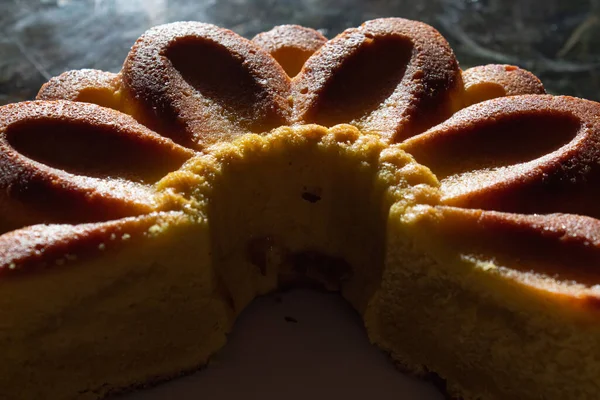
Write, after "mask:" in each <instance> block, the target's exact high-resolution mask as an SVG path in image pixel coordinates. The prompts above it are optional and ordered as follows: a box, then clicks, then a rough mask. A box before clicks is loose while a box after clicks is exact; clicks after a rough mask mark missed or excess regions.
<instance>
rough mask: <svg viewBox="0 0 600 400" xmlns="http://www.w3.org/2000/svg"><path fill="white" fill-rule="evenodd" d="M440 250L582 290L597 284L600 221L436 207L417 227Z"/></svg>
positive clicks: (560, 216)
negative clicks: (438, 243)
mask: <svg viewBox="0 0 600 400" xmlns="http://www.w3.org/2000/svg"><path fill="white" fill-rule="evenodd" d="M418 223H419V224H421V226H423V225H427V226H426V229H427V232H429V234H431V235H435V236H437V235H441V236H442V237H441V238H440V240H442V243H444V245H445V246H448V247H450V248H453V249H455V250H456V251H458V252H460V253H461V254H463V256H473V257H475V258H477V259H479V260H480V261H484V262H485V261H489V262H493V263H494V265H496V266H497V267H502V268H506V269H509V270H515V271H519V272H522V273H533V274H542V275H543V276H550V277H553V278H554V279H556V281H559V282H560V281H564V282H569V281H573V282H578V283H579V284H582V285H584V286H586V287H591V286H593V285H595V284H596V283H597V282H598V281H599V280H600V268H598V267H599V266H600V220H597V219H595V218H590V217H585V216H580V215H572V214H548V215H523V214H513V213H503V212H497V211H483V210H474V209H463V208H455V207H447V206H438V207H435V212H433V213H430V214H425V216H424V217H423V218H422V219H420V220H419V222H418Z"/></svg>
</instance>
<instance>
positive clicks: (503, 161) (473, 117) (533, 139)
mask: <svg viewBox="0 0 600 400" xmlns="http://www.w3.org/2000/svg"><path fill="white" fill-rule="evenodd" d="M598 115H600V104H599V103H595V102H592V101H587V100H582V99H576V98H572V97H562V96H560V97H559V96H549V95H546V96H540V95H524V96H518V97H504V98H497V99H493V100H489V101H486V102H483V103H479V104H475V105H473V106H471V107H468V108H466V109H464V110H461V111H459V112H458V113H456V114H455V115H454V116H453V117H452V118H450V119H449V120H448V121H446V122H444V123H443V124H440V125H438V126H436V127H434V128H432V129H430V130H429V131H428V132H425V133H423V134H422V135H419V136H416V137H414V138H411V139H409V140H407V141H406V142H405V143H404V144H403V149H404V150H406V151H408V152H409V153H411V154H412V155H413V156H414V157H415V158H416V160H417V161H418V162H420V163H423V164H424V165H427V166H428V167H429V168H431V170H432V171H433V172H434V173H435V174H436V175H437V176H438V178H440V180H441V190H442V202H443V203H444V204H446V205H452V206H458V207H466V208H482V209H487V210H497V211H511V212H517V213H525V214H533V213H554V212H562V213H573V214H582V215H588V216H592V217H595V218H598V217H600V208H599V207H598V203H599V201H600V120H599V119H598Z"/></svg>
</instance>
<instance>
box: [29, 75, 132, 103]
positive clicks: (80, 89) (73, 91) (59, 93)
mask: <svg viewBox="0 0 600 400" xmlns="http://www.w3.org/2000/svg"><path fill="white" fill-rule="evenodd" d="M120 84H121V78H120V76H119V75H118V74H113V73H111V72H105V71H98V70H95V69H81V70H75V71H67V72H64V73H62V74H61V75H59V76H56V77H54V78H52V79H50V80H49V81H48V82H46V83H45V84H44V85H43V86H42V87H41V89H40V91H39V92H38V94H37V97H36V99H37V100H71V101H82V102H86V103H94V104H98V105H100V106H103V107H109V108H112V109H115V110H120V109H121V104H120V101H119V98H118V96H117V92H118V90H119V87H120Z"/></svg>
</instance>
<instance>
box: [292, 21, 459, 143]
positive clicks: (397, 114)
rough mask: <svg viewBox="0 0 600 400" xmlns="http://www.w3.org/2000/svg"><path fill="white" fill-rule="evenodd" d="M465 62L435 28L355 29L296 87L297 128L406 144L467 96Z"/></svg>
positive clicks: (378, 25) (309, 67) (371, 25)
mask: <svg viewBox="0 0 600 400" xmlns="http://www.w3.org/2000/svg"><path fill="white" fill-rule="evenodd" d="M462 88H463V86H462V80H461V75H460V69H459V67H458V63H457V61H456V59H455V57H454V53H453V52H452V49H451V48H450V46H449V45H448V43H447V42H446V41H445V39H444V38H443V37H442V36H441V35H440V34H439V32H437V31H436V30H435V29H434V28H432V27H431V26H429V25H426V24H423V23H420V22H414V21H408V20H405V19H401V18H383V19H377V20H373V21H368V22H365V23H364V24H363V25H362V26H361V27H359V28H356V29H348V30H346V31H345V32H344V33H342V34H341V35H338V36H337V37H336V38H334V39H332V40H330V41H329V42H327V43H326V44H325V45H324V46H323V47H321V49H320V50H319V51H317V52H316V53H315V54H314V55H313V56H311V57H310V58H309V59H308V61H307V62H306V64H305V65H304V68H303V69H302V71H301V72H300V74H299V75H298V76H296V78H294V80H293V84H292V93H293V98H294V121H295V122H296V123H318V124H321V125H325V126H332V125H335V124H338V123H351V124H353V125H356V126H357V127H359V128H360V129H362V130H364V131H369V132H374V133H378V134H379V135H381V136H382V137H384V138H386V139H388V140H389V141H390V142H399V141H401V140H403V139H405V138H407V137H410V136H413V135H415V134H417V133H419V132H423V131H424V130H425V129H427V128H429V127H431V126H433V125H435V124H436V123H439V122H441V121H443V120H445V119H446V118H448V117H449V116H450V115H451V114H452V112H453V111H455V109H457V107H458V104H457V102H458V101H459V100H458V99H459V98H460V95H461V91H462Z"/></svg>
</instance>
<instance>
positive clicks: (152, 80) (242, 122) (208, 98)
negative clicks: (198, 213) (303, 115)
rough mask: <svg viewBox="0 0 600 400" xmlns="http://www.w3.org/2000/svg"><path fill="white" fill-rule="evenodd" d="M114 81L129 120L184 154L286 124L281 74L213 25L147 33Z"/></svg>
mask: <svg viewBox="0 0 600 400" xmlns="http://www.w3.org/2000/svg"><path fill="white" fill-rule="evenodd" d="M122 79H123V89H124V93H125V95H126V96H127V100H128V101H130V102H131V103H132V104H133V105H134V106H133V108H134V109H135V110H136V111H134V114H137V115H135V117H136V119H138V120H140V121H141V122H142V123H144V124H145V125H147V126H149V127H151V128H152V129H154V130H156V131H158V132H159V133H161V134H163V135H165V136H168V137H171V138H172V139H173V140H175V141H176V142H177V143H180V144H183V145H184V146H188V147H192V148H196V149H201V148H204V147H205V146H207V145H208V144H211V143H215V142H218V141H221V140H227V139H230V138H232V137H235V136H238V135H241V134H244V133H250V132H253V133H262V132H266V131H269V130H271V129H274V128H276V127H279V126H282V125H287V124H289V115H290V104H289V94H290V81H289V78H288V76H287V75H286V74H285V71H283V69H282V68H281V66H280V65H279V64H277V62H276V61H275V60H274V59H273V58H272V57H271V56H269V55H268V54H267V53H266V52H264V51H263V50H262V49H261V48H260V47H258V45H256V44H255V43H253V42H251V41H249V40H247V39H244V38H242V37H241V36H239V35H237V34H235V33H233V32H231V31H229V30H227V29H222V28H218V27H216V26H214V25H210V24H203V23H197V22H177V23H173V24H168V25H162V26H158V27H156V28H153V29H150V30H149V31H147V32H146V33H145V34H144V35H143V36H142V37H141V38H140V39H139V40H138V41H137V42H136V44H135V45H134V46H133V48H132V49H131V52H130V53H129V55H128V57H127V59H126V60H125V64H124V65H123V70H122Z"/></svg>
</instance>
